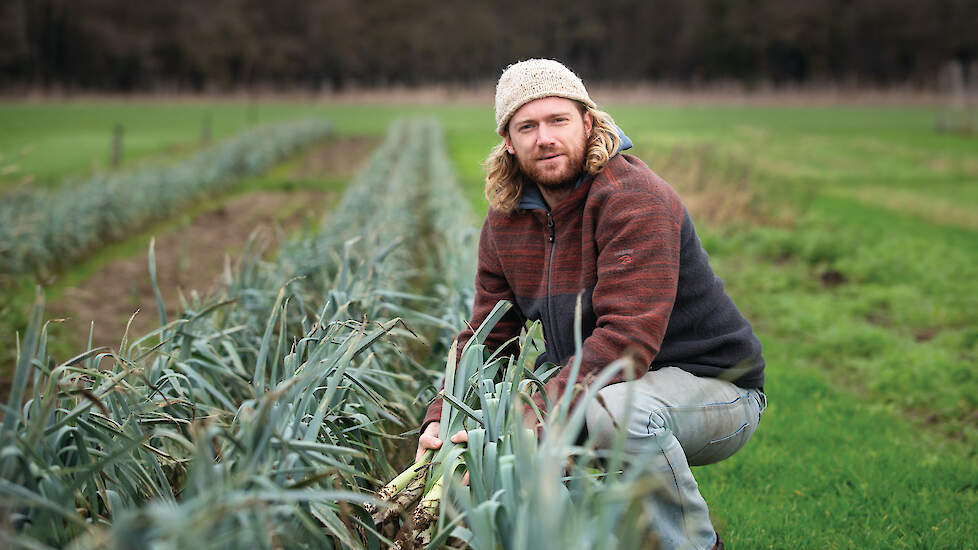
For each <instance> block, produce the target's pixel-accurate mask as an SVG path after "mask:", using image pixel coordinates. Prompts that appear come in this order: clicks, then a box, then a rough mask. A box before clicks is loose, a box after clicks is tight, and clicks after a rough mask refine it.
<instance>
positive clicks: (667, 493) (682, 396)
mask: <svg viewBox="0 0 978 550" xmlns="http://www.w3.org/2000/svg"><path fill="white" fill-rule="evenodd" d="M598 395H599V397H600V399H597V400H595V401H594V402H592V403H591V404H590V405H589V407H588V410H587V429H588V434H589V435H590V436H591V437H592V441H593V442H594V443H595V444H596V445H597V446H598V447H599V448H609V447H611V445H612V443H613V441H614V439H615V437H616V436H617V435H618V432H619V430H623V431H624V432H625V436H624V437H625V440H624V448H625V452H626V453H627V454H628V455H629V457H630V459H631V460H632V462H634V461H635V460H636V459H639V460H641V461H643V463H644V465H645V466H647V468H648V470H649V471H650V472H653V473H655V474H656V475H659V476H661V478H662V480H663V483H662V484H661V486H659V488H657V489H656V490H655V491H653V492H652V494H651V495H650V497H649V498H648V499H647V503H646V506H647V508H648V509H647V512H648V513H649V517H651V518H654V519H653V523H654V524H655V527H656V529H657V531H658V535H659V542H660V544H661V547H662V548H663V549H664V550H676V549H680V548H682V549H691V550H699V549H710V548H713V545H714V543H715V542H716V533H715V531H714V529H713V524H712V522H711V521H710V514H709V510H708V509H707V506H706V501H705V500H703V497H702V495H700V492H699V489H698V487H697V484H696V480H695V479H693V474H692V472H691V471H690V469H689V467H690V466H700V465H704V464H712V463H714V462H718V461H720V460H723V459H725V458H727V457H729V456H730V455H732V454H734V453H735V452H737V451H738V450H739V449H740V448H741V447H743V446H744V444H745V443H747V440H748V439H750V437H751V435H752V434H753V433H754V430H755V429H757V424H758V422H759V421H760V419H761V413H763V412H764V409H765V408H766V406H767V400H766V397H765V395H764V393H763V392H761V391H760V390H757V389H745V388H740V387H737V386H735V385H734V384H732V383H730V382H727V381H725V380H721V379H718V378H701V377H698V376H694V375H692V374H689V373H688V372H686V371H683V370H681V369H679V368H676V367H666V368H663V369H659V370H655V371H651V372H649V373H648V374H646V375H645V376H643V377H642V378H639V379H636V380H632V381H629V382H623V383H620V384H613V385H611V386H607V387H605V388H604V389H602V390H601V391H600V392H598ZM629 404H630V406H629ZM612 417H613V418H614V420H612ZM646 461H647V462H646Z"/></svg>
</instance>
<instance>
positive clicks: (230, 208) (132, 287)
mask: <svg viewBox="0 0 978 550" xmlns="http://www.w3.org/2000/svg"><path fill="white" fill-rule="evenodd" d="M333 195H334V194H332V193H328V192H324V191H309V190H303V191H295V192H273V191H257V192H253V193H248V194H245V195H239V196H236V197H233V198H231V199H230V200H229V201H228V202H226V203H225V204H223V205H222V206H221V207H219V208H217V209H215V210H211V211H208V212H205V213H203V214H200V215H198V216H197V217H195V218H194V219H193V220H191V221H190V222H189V223H188V224H186V225H184V226H183V227H180V228H179V229H176V230H173V231H169V232H167V233H165V234H163V235H157V236H156V246H155V249H156V275H157V281H158V282H159V286H160V292H161V293H162V295H163V300H164V303H165V306H166V310H167V319H168V320H172V319H174V318H175V316H177V315H179V312H180V311H181V308H180V299H179V296H180V293H183V295H184V296H188V297H189V296H190V295H191V293H192V292H197V293H199V294H202V295H203V294H207V293H210V292H212V291H213V289H214V286H215V285H216V283H217V281H218V279H219V277H220V274H221V272H222V271H223V269H224V265H225V257H226V256H230V257H234V256H237V255H238V254H240V252H241V251H242V250H243V249H244V247H245V245H246V244H247V242H248V239H249V236H250V235H251V234H252V232H253V231H255V230H256V229H258V230H264V233H265V234H266V235H268V236H270V238H271V243H270V244H271V245H272V246H270V247H269V249H275V248H276V246H275V245H277V244H278V241H279V239H281V237H282V236H283V235H284V234H286V233H287V232H288V231H289V230H292V229H296V228H298V227H300V226H301V225H302V224H303V223H304V222H305V221H306V220H307V219H309V218H310V217H312V219H314V220H315V219H318V218H319V216H320V215H322V213H323V212H324V211H325V209H326V207H327V206H328V205H329V204H330V203H331V202H332V199H333ZM148 265H149V251H148V250H146V251H143V252H141V253H139V254H136V255H133V256H130V257H127V258H122V259H118V260H113V261H110V262H108V263H106V264H105V265H103V266H102V267H101V268H100V269H99V270H98V271H96V272H95V273H93V274H92V275H91V276H90V277H88V278H87V279H85V281H84V282H82V283H81V284H80V285H78V286H75V287H71V288H68V289H66V290H65V291H64V293H63V295H62V296H61V297H60V299H58V300H57V301H55V302H54V303H52V304H51V305H50V307H49V308H48V311H49V315H51V316H55V317H66V318H70V320H69V321H67V322H65V324H64V325H63V327H64V328H63V329H62V330H63V331H64V336H65V338H67V339H68V340H69V341H70V342H71V344H72V348H73V349H80V347H81V346H83V345H84V344H85V343H86V339H87V337H88V328H89V322H90V321H94V322H95V345H97V346H109V347H112V348H116V347H118V346H119V343H120V340H121V338H122V335H123V333H124V331H125V328H126V323H127V322H128V321H129V318H130V317H131V316H132V315H133V313H134V312H137V311H138V312H139V313H138V314H137V315H136V317H135V318H134V320H133V323H132V328H131V329H130V341H131V338H132V336H134V335H141V334H145V333H146V332H149V331H151V330H153V329H155V328H157V327H159V315H158V313H157V306H156V298H155V295H154V293H153V287H152V283H151V281H150V278H149V268H148Z"/></svg>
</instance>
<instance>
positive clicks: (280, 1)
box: [0, 0, 978, 91]
mask: <svg viewBox="0 0 978 550" xmlns="http://www.w3.org/2000/svg"><path fill="white" fill-rule="evenodd" d="M976 22H978V2H975V1H973V0H934V1H927V2H921V1H920V0H809V1H808V2H784V1H782V0H754V1H747V0H684V1H677V0H645V1H634V0H603V1H602V2H577V1H571V0H562V1H561V0H539V1H537V2H524V1H521V0H468V1H459V2H430V1H424V0H401V1H381V0H323V1H313V0H310V1H303V0H277V1H276V2H267V1H265V0H208V1H205V2H201V1H199V0H169V1H167V2H132V1H126V0H8V1H6V2H3V3H0V87H2V88H6V89H24V88H27V89H51V88H55V89H69V90H75V89H77V90H106V91H132V90H148V91H159V90H164V91H165V90H178V91H186V90H205V89H218V90H228V89H240V88H248V87H255V86H262V87H283V88H284V87H289V88H292V87H296V86H300V87H304V88H309V89H323V88H327V89H343V88H346V87H349V86H386V85H408V86H413V85H424V84H431V83H456V84H463V85H464V84H473V83H477V82H484V81H486V80H493V79H494V78H496V77H497V76H498V74H499V73H500V72H501V71H502V69H503V68H504V67H505V66H506V65H507V64H509V63H511V62H513V61H516V60H519V59H526V58H530V57H551V58H556V59H560V60H562V61H564V62H565V63H567V64H568V65H569V66H571V67H573V68H574V69H575V70H576V71H577V72H578V73H579V74H581V75H582V76H583V77H584V78H585V79H586V80H601V81H614V82H632V81H649V80H655V81H668V82H674V83H686V84H697V83H709V82H715V81H727V80H737V81H742V82H746V83H748V84H749V83H755V82H770V83H774V84H785V83H800V84H805V83H812V82H846V83H853V84H856V85H871V86H879V85H882V86H886V85H895V84H912V85H918V86H933V85H934V82H935V80H936V75H937V72H938V70H939V68H940V66H941V65H942V64H944V63H945V62H947V61H948V60H951V59H958V60H961V61H963V62H964V63H965V64H966V65H967V64H969V63H970V61H971V60H972V59H975V58H978V32H976Z"/></svg>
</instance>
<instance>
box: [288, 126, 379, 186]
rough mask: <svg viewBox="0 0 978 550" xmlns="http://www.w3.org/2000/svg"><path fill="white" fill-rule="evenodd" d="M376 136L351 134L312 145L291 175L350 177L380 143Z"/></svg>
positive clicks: (333, 177)
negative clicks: (322, 143) (350, 135)
mask: <svg viewBox="0 0 978 550" xmlns="http://www.w3.org/2000/svg"><path fill="white" fill-rule="evenodd" d="M380 141H381V140H380V138H379V137H376V136H352V137H349V138H343V139H334V140H330V141H329V142H327V143H326V144H324V145H320V146H317V147H313V148H312V149H311V150H310V151H309V152H308V153H307V154H306V155H305V156H304V157H303V159H302V161H300V162H299V163H298V164H297V165H296V167H295V169H294V170H293V171H292V176H293V177H329V178H332V179H350V178H352V177H353V176H354V175H356V173H357V172H358V171H359V170H360V167H361V166H362V165H363V163H364V161H366V159H367V157H368V156H370V153H372V152H373V150H374V149H376V148H377V146H378V145H379V144H380Z"/></svg>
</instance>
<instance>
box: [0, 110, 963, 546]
mask: <svg viewBox="0 0 978 550" xmlns="http://www.w3.org/2000/svg"><path fill="white" fill-rule="evenodd" d="M599 99H600V98H599ZM608 110H609V112H611V114H612V115H613V116H614V117H615V119H616V121H617V123H618V124H619V125H620V126H621V127H622V128H623V130H624V131H625V132H626V133H627V134H628V135H629V137H631V139H632V140H633V141H634V142H635V144H636V146H635V149H634V150H633V151H631V152H633V153H635V154H636V155H638V156H640V157H641V158H643V159H644V160H645V161H646V162H647V163H648V164H649V165H650V166H651V167H652V168H653V169H654V170H656V171H657V172H658V173H659V174H660V175H662V176H663V177H664V178H665V179H666V180H667V181H669V182H670V183H671V184H672V185H673V186H675V187H676V188H677V189H678V190H679V192H680V195H681V196H682V197H683V198H684V201H685V202H686V203H687V205H688V207H689V208H690V210H691V212H692V214H693V218H694V220H695V221H696V222H697V228H698V230H699V231H700V233H701V237H702V238H703V240H704V245H705V246H706V248H707V250H708V252H709V253H710V255H711V261H712V263H713V267H714V269H715V270H716V271H717V273H718V274H719V275H720V276H721V277H722V278H723V279H724V282H725V284H726V287H727V289H728V292H729V294H730V295H731V296H732V297H733V298H734V300H735V302H736V303H737V304H738V306H739V307H740V308H741V309H742V310H743V311H744V312H745V314H746V316H747V317H748V319H750V320H751V321H752V323H753V325H754V327H755V329H756V330H757V332H758V335H759V337H760V338H761V341H762V343H763V344H764V349H765V357H766V359H767V363H768V370H767V376H768V381H767V384H766V390H767V393H768V396H769V400H770V407H769V408H768V411H767V412H766V413H765V417H764V420H763V421H762V423H761V427H760V428H759V430H758V432H757V434H756V435H755V436H754V439H753V440H752V441H751V442H750V444H749V445H748V446H747V447H746V448H745V449H744V450H743V451H741V452H740V453H738V454H737V455H735V456H734V457H732V458H731V459H729V460H727V461H725V462H723V463H721V464H719V465H716V466H710V467H705V468H700V469H698V470H696V471H694V473H695V474H696V476H697V480H698V481H699V483H700V487H701V491H702V492H703V493H704V496H705V497H706V499H707V502H708V503H710V505H711V511H712V512H713V514H714V517H715V523H716V525H717V527H718V529H719V530H720V532H721V533H722V534H723V535H724V539H725V541H726V542H727V543H728V548H734V549H736V548H854V547H864V548H877V547H880V548H882V547H895V548H949V549H950V548H972V547H975V543H974V541H975V540H978V538H976V536H978V528H976V527H975V526H974V522H973V518H972V517H971V516H972V515H973V512H972V511H973V510H974V509H975V506H976V505H978V483H976V480H978V429H976V425H978V221H976V220H978V187H976V185H975V184H976V182H978V160H976V159H978V140H976V138H975V137H973V136H960V135H942V134H936V133H935V132H934V131H933V124H934V115H933V113H932V112H931V111H930V110H928V109H924V108H919V107H918V108H909V107H907V108H901V107H885V108H884V107H877V108H872V107H817V108H814V107H813V108H802V107H776V108H775V107H725V106H699V107H671V106H642V105H635V104H630V105H612V106H610V108H608ZM405 114H423V115H429V116H434V117H437V119H438V120H439V121H440V123H441V125H442V127H443V129H444V141H445V144H446V146H447V150H448V153H449V157H450V159H451V161H452V163H453V165H454V169H455V172H456V174H457V177H458V180H459V183H460V184H461V190H462V193H464V197H465V198H466V199H467V200H468V205H467V206H468V207H470V208H471V209H472V211H473V212H475V213H476V215H475V216H473V218H478V217H480V216H481V215H482V214H484V212H485V210H486V205H485V201H484V199H482V198H481V181H482V172H481V168H480V162H481V160H482V159H483V158H484V156H485V154H486V152H487V151H488V149H489V147H491V146H492V145H493V144H494V143H495V141H496V139H497V138H496V137H494V135H493V134H492V133H491V127H492V126H491V112H490V111H489V109H488V108H486V107H482V106H478V107H475V106H467V105H448V106H440V107H410V106H393V105H392V106H383V107H378V106H356V105H342V106H338V105H323V104H308V105H306V104H301V105H284V104H271V103H259V104H256V105H249V104H245V103H241V104H213V105H211V104H203V103H188V104H151V105H139V104H121V105H117V104H110V103H93V104H82V105H79V104H64V105H55V104H47V105H6V106H0V120H3V122H2V123H0V124H2V132H0V135H2V137H0V155H2V157H0V172H4V171H6V172H7V174H6V175H4V176H2V177H4V178H5V179H4V180H3V186H4V187H3V188H2V189H9V188H23V187H25V186H34V185H37V186H42V187H46V188H57V187H58V186H59V185H61V182H62V181H63V180H64V178H66V177H68V176H83V175H88V174H91V173H92V172H97V171H100V170H105V159H107V158H108V151H109V143H110V135H111V126H112V124H113V123H115V122H120V123H122V124H124V125H125V127H126V132H127V133H126V138H125V139H126V140H127V141H126V144H127V145H126V151H127V155H128V156H127V159H128V160H127V163H126V164H125V165H124V166H123V169H125V170H128V169H135V168H138V167H140V166H145V165H152V164H155V163H165V162H173V161H175V160H178V159H181V158H184V157H186V156H187V155H189V154H190V153H191V152H193V151H194V150H195V148H196V147H198V144H199V141H200V127H201V120H202V118H203V117H204V116H205V115H206V116H208V117H210V120H211V123H212V134H213V137H214V139H215V140H216V139H220V138H222V137H227V136H229V135H231V134H233V133H236V132H237V131H239V130H242V129H244V128H245V127H246V126H248V125H249V124H250V123H251V122H252V121H254V119H256V118H257V119H258V120H260V121H261V122H269V121H273V120H285V119H289V118H294V117H295V116H304V117H310V116H318V117H323V118H325V119H327V120H329V121H330V122H331V123H332V124H333V125H334V128H335V132H336V136H337V137H336V138H335V139H340V140H343V139H345V140H351V139H369V140H372V141H371V142H370V143H379V142H380V140H381V139H382V137H383V135H384V134H385V132H386V131H387V129H388V126H389V125H390V123H391V121H392V120H394V119H395V118H396V117H399V116H402V115H405ZM79 129H84V131H83V133H82V135H80V136H79V134H78V131H79ZM309 154H310V153H309V150H305V151H304V152H302V153H300V154H299V155H297V156H294V157H292V158H290V159H288V160H286V161H284V162H282V163H280V164H279V165H278V166H277V167H276V168H273V169H272V170H270V171H269V172H268V173H267V174H266V175H265V176H262V177H259V178H255V179H253V180H251V183H244V184H242V186H241V187H240V188H239V191H236V193H239V194H238V195H237V196H239V197H240V196H248V195H247V194H246V193H249V192H252V191H255V190H263V189H264V190H266V191H267V189H269V188H274V189H277V190H279V191H283V190H285V191H289V192H296V190H303V189H304V190H309V189H312V188H316V187H317V185H319V184H316V183H311V182H309V181H307V180H309V179H310V178H305V177H303V176H302V175H301V174H299V173H297V172H296V171H295V167H296V166H298V165H302V163H303V162H304V160H303V159H304V158H307V157H308V155H309ZM355 156H356V155H350V157H351V159H353V157H355ZM12 159H18V160H16V162H15V161H14V160H12ZM349 162H352V163H355V164H357V165H359V164H360V163H361V162H362V160H360V161H356V160H350V161H349ZM12 164H16V165H17V168H16V170H4V169H3V166H4V165H12ZM334 170H335V169H334ZM349 173H350V172H349V171H347V172H344V171H343V170H339V171H336V172H332V174H333V175H332V176H325V177H322V175H321V174H319V175H318V176H317V177H319V178H320V179H321V180H324V181H326V183H324V184H322V185H323V186H324V187H323V188H324V189H325V188H328V190H331V192H338V191H339V190H340V189H341V188H342V185H341V184H340V183H338V182H337V179H348V178H349V175H348V174H349ZM29 174H33V177H30V176H29ZM336 174H342V176H337V175H336ZM271 180H274V181H271ZM290 181H291V182H293V183H292V185H289V182H290ZM0 196H2V195H0ZM213 200H214V201H217V199H213ZM296 200H297V201H299V203H302V202H303V201H308V200H309V198H308V197H299V198H297V199H296ZM217 202H219V201H217ZM217 202H215V203H214V204H213V206H214V208H217V207H219V206H220V205H219V204H217ZM222 204H223V203H222ZM295 208H296V207H295V206H294V205H293V206H286V205H281V204H280V205H278V206H276V207H275V209H276V210H279V211H283V210H282V209H284V211H286V212H289V216H300V215H301V214H299V213H298V212H297V211H296V210H295ZM211 210H213V208H205V207H202V208H201V211H200V212H199V214H200V215H204V213H205V212H208V211H211ZM293 212H294V213H293ZM341 214H343V213H342V212H337V215H341ZM195 215H196V214H195ZM326 219H327V220H329V219H330V216H328V215H327V217H326ZM187 223H191V222H189V221H188V222H187ZM470 223H471V225H473V226H474V225H476V224H477V223H478V220H477V219H471V222H470ZM177 225H179V224H177ZM177 229H178V227H174V225H173V224H170V225H167V224H162V225H157V226H153V227H144V228H142V229H141V230H140V231H139V233H140V234H139V235H135V236H131V237H128V238H127V239H124V240H123V241H122V242H119V243H116V244H115V245H114V246H115V247H116V248H115V252H113V253H112V256H113V257H111V258H109V257H106V256H105V255H106V254H108V253H107V252H105V251H102V252H98V253H95V254H93V256H92V257H91V258H89V259H86V260H84V261H82V262H80V263H77V264H73V265H72V266H70V267H68V268H66V269H65V271H63V272H61V273H60V274H59V278H60V279H62V280H67V281H70V283H69V284H64V283H63V284H62V286H60V287H59V286H57V285H56V286H55V287H54V288H52V290H51V292H52V296H51V299H53V300H55V301H58V300H60V298H59V295H63V294H64V293H65V292H66V290H67V287H81V286H83V285H84V284H85V280H86V279H88V278H90V277H94V275H92V273H93V272H94V273H97V272H98V271H99V269H102V268H105V266H107V265H111V263H110V262H112V261H118V260H125V259H126V258H127V257H129V256H133V255H137V254H139V253H144V251H145V243H146V241H147V240H148V235H149V234H150V233H154V232H156V233H158V232H160V231H162V232H164V233H165V232H173V231H175V230H177ZM154 234H155V233H154ZM436 234H437V233H436ZM157 237H158V239H159V238H162V235H157ZM222 242H223V241H222ZM222 242H218V243H216V244H215V245H214V246H215V247H218V246H221V245H222ZM127 243H129V244H127ZM235 246H237V247H238V249H235ZM242 246H243V245H234V246H230V245H229V248H231V249H232V252H236V251H237V250H239V249H240V247H242ZM100 255H102V256H100ZM176 256H177V257H179V255H176ZM135 261H136V262H137V263H138V264H142V265H145V264H143V259H142V258H138V259H137V260H135ZM401 261H403V259H402V260H401ZM107 269H109V270H110V271H111V270H112V268H111V267H109V268H107ZM211 283H212V281H194V282H193V283H192V284H194V285H198V286H196V288H201V289H203V288H208V287H209V286H210V285H211ZM17 293H18V294H16V296H14V300H13V301H12V303H15V304H19V305H20V306H19V307H22V309H23V310H24V312H23V315H25V316H26V309H27V307H28V305H29V301H30V298H31V297H32V296H31V295H32V292H30V291H25V290H24V289H19V290H17ZM171 296H172V294H171V295H168V296H167V299H168V300H172V298H171ZM8 307H10V306H8ZM412 307H417V304H412ZM60 314H62V312H60V311H59V315H60ZM64 314H65V315H70V314H71V312H70V311H65V312H64ZM114 315H116V316H119V315H120V313H119V312H116V313H114ZM150 316H151V317H152V316H153V314H151V315H150ZM66 327H67V328H64V329H59V330H68V331H72V332H74V333H76V334H78V333H81V334H84V335H87V333H88V328H87V323H86V322H85V320H80V322H77V323H76V322H74V321H72V322H69V323H68V324H66ZM113 332H114V331H113ZM119 337H121V334H119V335H118V336H117V337H116V339H118V338H119ZM3 345H4V346H9V347H12V346H14V337H13V335H11V334H3ZM81 351H82V350H81V349H77V348H76V349H75V350H74V352H75V353H79V352H81ZM68 356H69V355H67V354H66V355H64V356H61V357H60V359H61V360H64V359H66V358H67V357H68ZM405 445H408V446H413V443H411V442H410V441H409V442H408V443H406V444H405ZM406 465H407V464H397V465H396V466H398V468H397V469H398V470H400V469H401V468H403V467H404V466H406Z"/></svg>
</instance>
